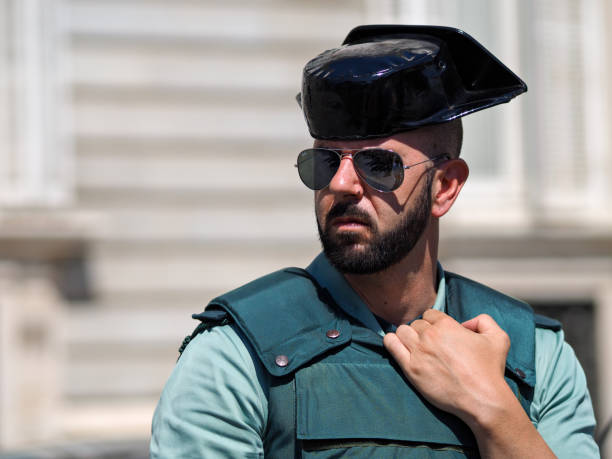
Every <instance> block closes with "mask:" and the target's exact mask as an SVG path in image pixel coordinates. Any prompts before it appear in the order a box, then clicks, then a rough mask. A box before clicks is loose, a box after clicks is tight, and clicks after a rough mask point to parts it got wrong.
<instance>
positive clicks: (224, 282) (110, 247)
mask: <svg viewBox="0 0 612 459" xmlns="http://www.w3.org/2000/svg"><path fill="white" fill-rule="evenodd" d="M249 225H251V223H249ZM311 225H312V226H311ZM302 226H306V225H302ZM313 226H314V224H313V223H312V222H310V224H309V225H308V227H310V228H312V227H313ZM314 231H315V230H314V228H313V229H312V232H313V233H314ZM245 237H248V235H246V236H242V237H238V238H237V239H236V241H229V240H227V239H226V240H223V239H222V238H220V237H217V238H214V239H212V240H211V241H210V242H208V243H201V242H200V243H194V244H190V243H189V242H188V241H186V238H179V240H180V241H181V243H180V244H178V243H176V241H175V242H171V241H163V240H160V241H155V240H150V241H149V242H146V243H145V242H142V241H143V237H142V236H139V237H137V238H135V239H134V240H133V241H128V238H127V237H125V236H123V235H121V234H120V235H118V237H117V238H116V239H115V241H117V242H113V243H110V244H109V243H104V244H101V245H98V246H96V245H94V247H92V249H91V250H90V254H91V261H90V264H89V265H88V269H89V272H88V276H89V280H90V283H91V286H92V288H93V289H94V293H95V294H98V293H99V294H101V295H117V294H128V295H129V294H141V293H142V292H151V293H156V294H157V293H160V294H166V295H169V294H171V293H173V292H188V293H189V294H190V295H193V296H194V297H195V296H200V297H201V299H200V300H199V301H201V302H204V301H207V300H208V299H209V298H210V297H212V296H214V295H218V294H220V293H222V292H225V291H227V290H230V289H233V288H236V287H238V286H240V285H242V284H244V283H246V282H249V281H250V280H253V279H255V278H257V277H260V276H262V275H265V274H267V273H270V272H273V271H276V270H278V269H281V268H284V267H287V266H301V267H304V266H307V265H308V264H309V263H310V262H311V261H312V259H313V258H314V257H315V256H316V254H317V253H318V252H319V250H320V249H319V243H318V241H317V239H316V236H315V235H314V234H312V235H310V236H309V237H304V238H302V239H301V240H300V239H297V238H295V239H290V238H289V237H288V236H286V237H285V239H284V240H283V234H279V233H276V234H270V233H268V234H267V235H266V237H267V240H266V241H265V242H263V243H261V244H258V243H256V242H255V241H251V242H249V241H248V240H245ZM102 242H103V241H102ZM158 246H159V247H158ZM200 304H202V303H199V304H198V305H189V306H190V308H189V309H190V310H191V311H192V309H191V307H198V306H199V305H200Z"/></svg>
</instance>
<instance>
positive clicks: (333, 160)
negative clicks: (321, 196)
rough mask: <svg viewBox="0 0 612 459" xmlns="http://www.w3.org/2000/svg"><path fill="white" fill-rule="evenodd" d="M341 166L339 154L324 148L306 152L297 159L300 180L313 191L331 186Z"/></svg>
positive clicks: (310, 149) (311, 149)
mask: <svg viewBox="0 0 612 459" xmlns="http://www.w3.org/2000/svg"><path fill="white" fill-rule="evenodd" d="M339 166H340V157H339V156H338V154H337V153H335V152H334V151H331V150H325V149H323V148H309V149H308V150H304V151H302V152H301V153H300V154H299V155H298V159H297V168H298V173H299V174H300V179H302V182H304V185H306V186H307V187H308V188H310V189H311V190H321V189H323V188H325V187H326V186H327V185H329V182H330V181H331V179H332V178H333V177H334V174H335V173H336V171H337V170H338V167H339Z"/></svg>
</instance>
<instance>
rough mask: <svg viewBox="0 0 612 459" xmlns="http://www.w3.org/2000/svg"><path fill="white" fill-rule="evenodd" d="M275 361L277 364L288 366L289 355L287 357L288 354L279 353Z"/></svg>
mask: <svg viewBox="0 0 612 459" xmlns="http://www.w3.org/2000/svg"><path fill="white" fill-rule="evenodd" d="M274 362H276V364H277V365H278V366H279V367H286V366H287V365H289V357H287V356H286V355H282V354H281V355H277V356H276V358H275V359H274Z"/></svg>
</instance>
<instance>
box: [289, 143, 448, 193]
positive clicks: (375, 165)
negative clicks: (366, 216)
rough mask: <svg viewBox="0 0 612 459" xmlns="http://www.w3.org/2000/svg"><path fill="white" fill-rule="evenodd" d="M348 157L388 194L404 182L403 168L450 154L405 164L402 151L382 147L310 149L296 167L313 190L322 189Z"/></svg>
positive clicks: (361, 173) (365, 177)
mask: <svg viewBox="0 0 612 459" xmlns="http://www.w3.org/2000/svg"><path fill="white" fill-rule="evenodd" d="M345 156H348V157H349V158H352V160H353V166H354V167H355V171H357V175H359V177H360V178H361V179H362V180H363V181H364V182H366V183H367V184H368V185H369V186H371V187H372V188H374V189H375V190H378V191H382V192H384V193H388V192H390V191H393V190H396V189H397V188H398V187H399V186H400V185H401V184H402V182H403V181H404V170H405V169H410V168H411V167H414V166H418V165H419V164H424V163H427V162H429V161H433V162H434V163H435V162H436V161H438V160H440V159H443V158H444V159H448V158H449V155H447V154H441V155H438V156H434V157H433V158H429V159H426V160H424V161H420V162H418V163H414V164H410V165H408V166H405V165H404V163H403V161H402V158H401V157H400V155H399V154H397V153H396V152H394V151H391V150H385V149H383V148H365V149H362V150H351V149H344V148H342V149H337V150H335V149H331V148H308V149H306V150H304V151H302V152H301V153H300V154H299V155H298V158H297V164H296V165H295V167H297V169H298V173H299V174H300V179H302V182H304V185H306V186H307V187H308V188H310V189H311V190H321V189H323V188H325V187H326V186H327V185H329V182H331V179H332V178H333V177H334V175H336V172H337V171H338V168H339V167H340V161H342V158H344V157H345Z"/></svg>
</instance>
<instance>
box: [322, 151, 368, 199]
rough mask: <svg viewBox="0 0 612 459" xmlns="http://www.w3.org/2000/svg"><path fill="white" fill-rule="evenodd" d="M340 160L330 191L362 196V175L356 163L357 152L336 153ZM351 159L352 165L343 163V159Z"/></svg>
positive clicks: (330, 184)
mask: <svg viewBox="0 0 612 459" xmlns="http://www.w3.org/2000/svg"><path fill="white" fill-rule="evenodd" d="M336 153H337V154H338V156H339V158H340V162H339V163H338V168H337V169H336V172H335V173H334V175H333V176H332V178H331V180H330V183H329V187H330V190H333V191H337V192H342V193H347V192H348V193H350V194H361V192H362V190H361V188H362V185H361V174H360V173H359V171H358V170H357V167H356V165H355V162H354V154H355V151H354V150H353V151H336ZM345 158H346V159H349V160H350V164H346V163H343V161H342V160H343V159H345Z"/></svg>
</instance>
